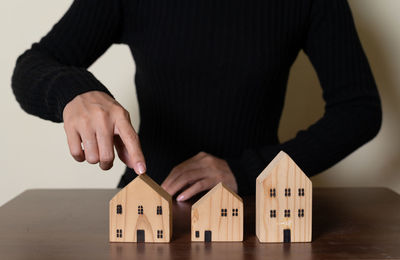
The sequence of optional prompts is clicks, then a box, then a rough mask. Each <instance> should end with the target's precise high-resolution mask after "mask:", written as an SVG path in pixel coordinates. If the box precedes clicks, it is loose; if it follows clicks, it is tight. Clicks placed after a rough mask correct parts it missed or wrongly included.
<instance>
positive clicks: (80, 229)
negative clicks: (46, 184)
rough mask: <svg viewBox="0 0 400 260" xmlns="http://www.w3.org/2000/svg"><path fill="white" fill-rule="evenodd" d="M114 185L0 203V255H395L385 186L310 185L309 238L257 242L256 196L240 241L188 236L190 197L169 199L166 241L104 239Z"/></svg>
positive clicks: (394, 211) (393, 208)
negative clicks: (304, 240)
mask: <svg viewBox="0 0 400 260" xmlns="http://www.w3.org/2000/svg"><path fill="white" fill-rule="evenodd" d="M116 192H117V191H116V190H28V191H26V192H24V193H22V194H21V195H19V196H18V197H16V198H15V199H13V200H11V201H10V202H8V203H7V204H5V205H4V206H2V207H0V259H1V260H13V259H40V260H46V259H58V260H62V259H96V260H99V259H161V258H162V259H210V260H211V259H229V260H230V259H274V260H275V259H311V258H312V259H400V195H398V194H396V193H394V192H392V191H390V190H388V189H383V188H316V189H314V198H313V242H312V243H292V244H260V243H259V242H258V240H257V238H256V237H255V235H254V198H253V197H248V198H245V199H244V201H245V228H244V230H245V236H244V241H243V242H235V243H210V244H207V243H191V242H190V206H191V203H175V205H174V227H173V228H174V230H173V232H174V237H173V241H172V242H171V243H169V244H135V243H109V242H108V201H109V199H110V198H111V197H112V196H113V195H114V194H115V193H116Z"/></svg>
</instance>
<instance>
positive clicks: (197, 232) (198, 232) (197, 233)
mask: <svg viewBox="0 0 400 260" xmlns="http://www.w3.org/2000/svg"><path fill="white" fill-rule="evenodd" d="M195 236H196V237H197V238H199V237H200V231H198V230H196V233H195Z"/></svg>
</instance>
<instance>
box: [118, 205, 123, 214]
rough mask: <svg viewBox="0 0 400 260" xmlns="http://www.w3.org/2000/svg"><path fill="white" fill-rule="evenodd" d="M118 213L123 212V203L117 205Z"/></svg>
mask: <svg viewBox="0 0 400 260" xmlns="http://www.w3.org/2000/svg"><path fill="white" fill-rule="evenodd" d="M117 214H122V205H120V204H118V205H117Z"/></svg>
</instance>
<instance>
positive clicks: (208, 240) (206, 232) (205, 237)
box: [204, 230, 211, 242]
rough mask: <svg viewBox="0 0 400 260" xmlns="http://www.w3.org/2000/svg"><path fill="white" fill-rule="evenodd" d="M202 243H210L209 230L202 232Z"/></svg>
mask: <svg viewBox="0 0 400 260" xmlns="http://www.w3.org/2000/svg"><path fill="white" fill-rule="evenodd" d="M204 241H205V242H211V231H210V230H206V231H204Z"/></svg>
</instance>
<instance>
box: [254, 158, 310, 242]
mask: <svg viewBox="0 0 400 260" xmlns="http://www.w3.org/2000/svg"><path fill="white" fill-rule="evenodd" d="M289 189H290V196H289ZM303 189H304V194H303V192H302V191H303ZM274 190H275V192H274ZM274 210H275V214H274ZM303 212H304V213H303ZM288 213H289V214H290V215H289V214H288ZM311 232H312V183H311V181H310V179H309V178H308V177H307V176H306V175H305V174H304V172H303V171H302V170H301V169H300V168H299V167H298V166H297V164H296V163H295V162H294V161H293V160H292V159H291V158H290V157H289V155H287V154H286V153H285V152H283V151H281V152H280V153H279V154H278V155H277V156H276V157H275V158H274V159H273V160H272V162H271V163H270V164H269V165H268V166H267V167H266V168H265V169H264V170H263V171H262V173H261V174H260V175H259V176H258V177H257V180H256V235H257V237H258V239H259V241H260V242H311ZM285 237H286V240H285Z"/></svg>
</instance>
